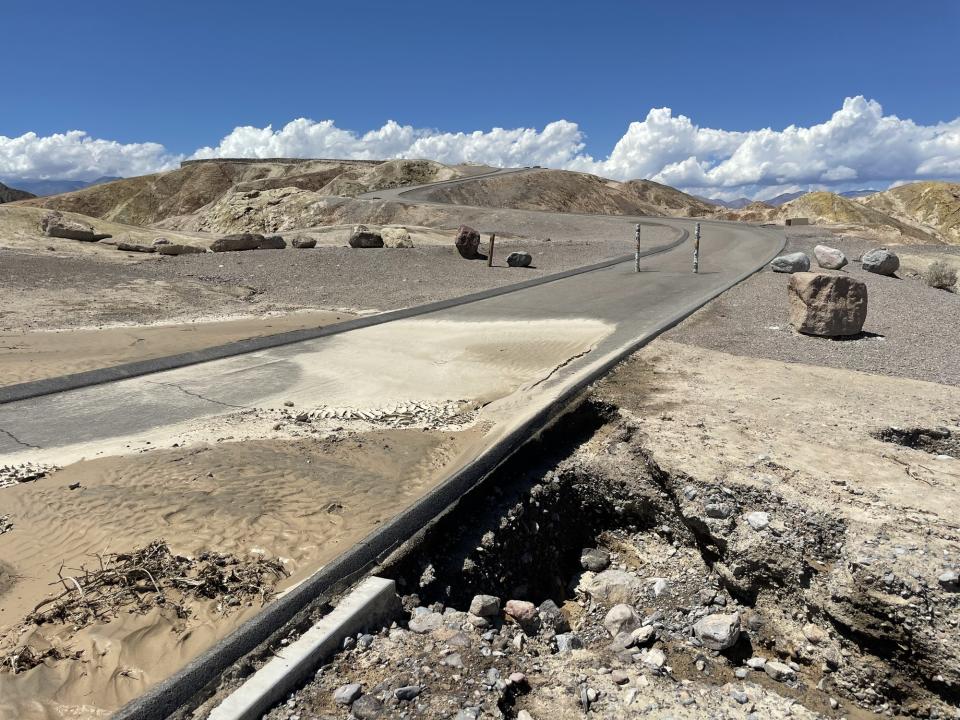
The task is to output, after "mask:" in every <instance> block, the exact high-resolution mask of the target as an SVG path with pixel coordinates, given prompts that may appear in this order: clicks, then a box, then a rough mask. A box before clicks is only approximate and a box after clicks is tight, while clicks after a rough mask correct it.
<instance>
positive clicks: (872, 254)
mask: <svg viewBox="0 0 960 720" xmlns="http://www.w3.org/2000/svg"><path fill="white" fill-rule="evenodd" d="M860 266H861V267H862V268H863V269H864V270H866V271H867V272H872V273H876V274H877V275H893V274H894V273H895V272H896V271H897V270H899V269H900V258H899V257H898V256H897V254H896V253H895V252H893V251H892V250H888V249H887V248H885V247H880V248H874V249H873V250H868V251H867V252H865V253H864V254H863V257H862V258H860Z"/></svg>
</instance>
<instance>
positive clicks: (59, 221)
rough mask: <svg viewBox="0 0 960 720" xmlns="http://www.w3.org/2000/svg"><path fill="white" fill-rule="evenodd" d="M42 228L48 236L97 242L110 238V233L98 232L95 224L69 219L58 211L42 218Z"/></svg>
mask: <svg viewBox="0 0 960 720" xmlns="http://www.w3.org/2000/svg"><path fill="white" fill-rule="evenodd" d="M40 230H41V232H42V233H43V234H44V235H46V236H47V237H57V238H64V239H66V240H80V241H81V242H97V241H98V240H105V239H106V238H109V237H110V235H109V234H108V233H98V232H97V231H96V230H94V229H93V226H91V225H87V224H86V223H82V222H77V221H76V220H67V219H66V218H64V217H63V215H61V214H60V213H58V212H52V213H47V214H46V215H44V216H43V218H41V220H40Z"/></svg>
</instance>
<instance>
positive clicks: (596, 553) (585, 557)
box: [580, 548, 610, 572]
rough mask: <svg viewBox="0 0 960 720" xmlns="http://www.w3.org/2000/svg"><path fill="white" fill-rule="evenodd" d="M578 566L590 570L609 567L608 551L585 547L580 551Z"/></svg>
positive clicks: (594, 570)
mask: <svg viewBox="0 0 960 720" xmlns="http://www.w3.org/2000/svg"><path fill="white" fill-rule="evenodd" d="M580 566H581V567H582V568H583V569H584V570H590V571H592V572H600V571H602V570H606V569H607V568H608V567H610V553H608V552H607V551H606V550H603V549H602V548H585V549H584V550H583V552H581V553H580Z"/></svg>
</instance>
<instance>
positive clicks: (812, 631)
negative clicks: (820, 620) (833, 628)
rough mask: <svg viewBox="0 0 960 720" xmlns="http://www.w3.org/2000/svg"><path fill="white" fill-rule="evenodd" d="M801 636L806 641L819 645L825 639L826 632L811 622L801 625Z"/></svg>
mask: <svg viewBox="0 0 960 720" xmlns="http://www.w3.org/2000/svg"><path fill="white" fill-rule="evenodd" d="M803 636H804V637H805V638H806V639H807V642H809V643H811V644H813V645H819V644H820V643H822V642H823V641H824V640H826V639H827V634H826V633H825V632H824V631H823V628H821V627H820V626H819V625H814V624H813V623H807V624H806V625H804V626H803Z"/></svg>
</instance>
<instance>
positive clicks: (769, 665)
mask: <svg viewBox="0 0 960 720" xmlns="http://www.w3.org/2000/svg"><path fill="white" fill-rule="evenodd" d="M763 670H764V672H765V673H767V675H769V676H770V677H772V678H773V679H774V680H777V681H778V682H783V681H785V680H793V679H794V678H795V677H797V673H796V671H795V670H794V669H793V668H792V667H790V666H789V665H784V664H783V663H782V662H778V661H777V660H767V662H766V663H764V666H763Z"/></svg>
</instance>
